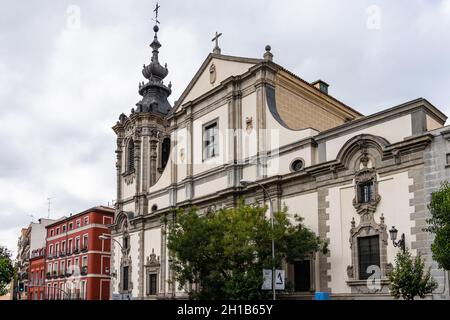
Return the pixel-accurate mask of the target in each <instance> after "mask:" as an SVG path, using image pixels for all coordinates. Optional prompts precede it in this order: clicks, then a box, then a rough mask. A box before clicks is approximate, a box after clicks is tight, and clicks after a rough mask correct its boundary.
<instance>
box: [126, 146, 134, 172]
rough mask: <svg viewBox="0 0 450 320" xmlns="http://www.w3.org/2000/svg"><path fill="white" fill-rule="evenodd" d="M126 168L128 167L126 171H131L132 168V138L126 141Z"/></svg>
mask: <svg viewBox="0 0 450 320" xmlns="http://www.w3.org/2000/svg"><path fill="white" fill-rule="evenodd" d="M127 169H128V171H132V170H133V169H134V141H133V140H130V142H128V159H127Z"/></svg>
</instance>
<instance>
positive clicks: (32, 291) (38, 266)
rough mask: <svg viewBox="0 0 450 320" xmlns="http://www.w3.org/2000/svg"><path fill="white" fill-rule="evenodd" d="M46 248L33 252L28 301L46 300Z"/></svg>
mask: <svg viewBox="0 0 450 320" xmlns="http://www.w3.org/2000/svg"><path fill="white" fill-rule="evenodd" d="M45 298H46V297H45V248H41V249H37V250H34V251H32V252H31V256H30V272H29V275H28V300H45Z"/></svg>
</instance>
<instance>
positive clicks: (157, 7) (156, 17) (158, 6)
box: [152, 2, 161, 24]
mask: <svg viewBox="0 0 450 320" xmlns="http://www.w3.org/2000/svg"><path fill="white" fill-rule="evenodd" d="M159 8H161V6H160V5H159V3H158V2H157V3H156V8H155V10H153V12H155V19H152V20H153V21H155V22H156V24H160V22H159V21H158V13H159Z"/></svg>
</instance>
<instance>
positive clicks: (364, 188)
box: [358, 181, 373, 203]
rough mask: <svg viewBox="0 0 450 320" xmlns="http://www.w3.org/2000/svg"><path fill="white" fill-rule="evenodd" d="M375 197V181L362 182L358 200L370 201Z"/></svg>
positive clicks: (360, 201)
mask: <svg viewBox="0 0 450 320" xmlns="http://www.w3.org/2000/svg"><path fill="white" fill-rule="evenodd" d="M372 197H373V181H369V182H364V183H360V184H359V185H358V202H359V203H368V202H370V201H372Z"/></svg>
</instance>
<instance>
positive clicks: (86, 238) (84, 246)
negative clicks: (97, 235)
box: [83, 234, 88, 250]
mask: <svg viewBox="0 0 450 320" xmlns="http://www.w3.org/2000/svg"><path fill="white" fill-rule="evenodd" d="M87 248H88V235H87V234H85V235H84V236H83V249H84V250H87Z"/></svg>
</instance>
